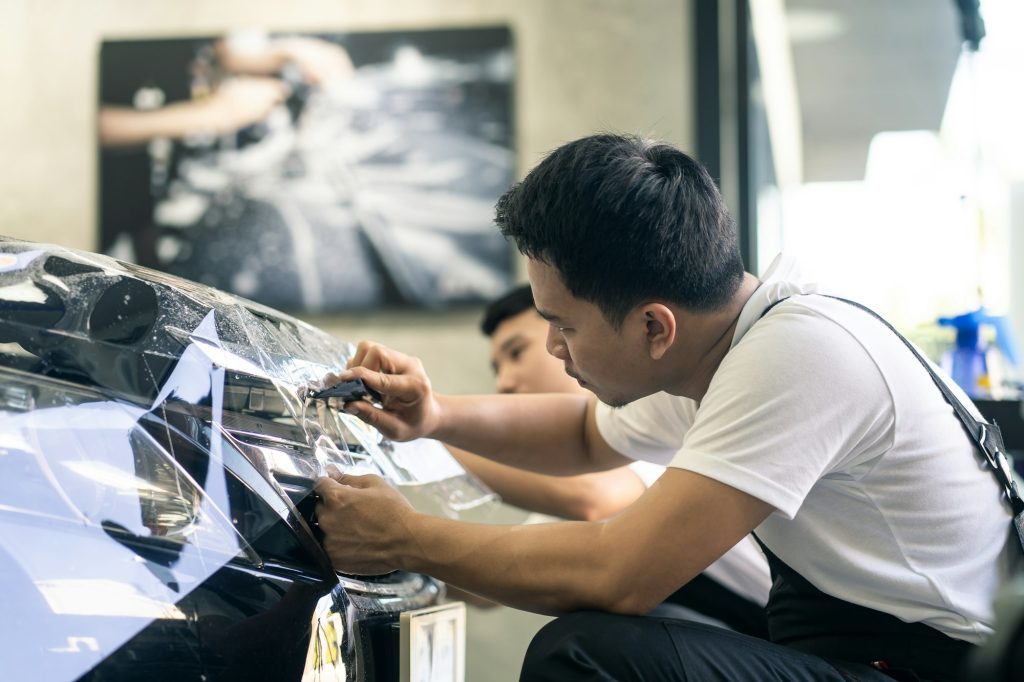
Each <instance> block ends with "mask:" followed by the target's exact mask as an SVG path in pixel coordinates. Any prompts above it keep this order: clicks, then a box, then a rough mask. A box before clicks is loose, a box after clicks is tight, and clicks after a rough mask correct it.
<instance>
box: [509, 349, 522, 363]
mask: <svg viewBox="0 0 1024 682" xmlns="http://www.w3.org/2000/svg"><path fill="white" fill-rule="evenodd" d="M522 354H523V349H522V348H513V349H512V350H510V351H509V352H508V357H509V359H510V360H518V359H519V357H520V356H521V355H522Z"/></svg>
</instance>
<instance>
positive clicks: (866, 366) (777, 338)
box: [670, 304, 894, 518]
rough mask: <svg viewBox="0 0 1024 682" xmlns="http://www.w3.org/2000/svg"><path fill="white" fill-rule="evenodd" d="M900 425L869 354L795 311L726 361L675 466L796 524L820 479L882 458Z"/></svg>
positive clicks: (783, 312)
mask: <svg viewBox="0 0 1024 682" xmlns="http://www.w3.org/2000/svg"><path fill="white" fill-rule="evenodd" d="M840 358H841V360H840ZM893 424H894V417H893V403H892V396H891V395H890V393H889V391H888V387H887V386H886V384H885V381H884V379H883V378H882V375H881V372H880V371H879V369H878V367H877V366H876V365H875V363H874V361H873V359H872V358H871V357H870V355H869V354H868V353H867V351H866V350H864V348H863V347H862V346H861V345H860V343H859V342H858V341H857V340H856V339H855V338H854V337H853V336H852V335H851V334H850V333H849V332H848V331H847V330H846V329H844V328H843V327H842V326H840V325H839V324H838V323H836V322H834V321H832V320H831V319H829V318H827V317H825V316H823V315H822V314H820V313H818V312H815V311H813V310H811V309H809V308H807V307H804V306H803V305H800V304H789V305H787V306H785V307H780V308H778V309H776V310H775V311H773V312H772V313H771V314H770V315H768V316H766V317H765V318H764V319H763V320H762V321H760V322H758V323H757V324H755V325H754V326H753V328H752V329H751V330H750V331H749V332H747V334H746V335H745V336H744V337H743V339H742V340H741V341H740V342H739V343H738V344H737V345H736V346H735V347H734V348H733V349H732V350H731V351H730V352H729V353H728V354H727V355H726V357H725V359H724V360H723V361H722V364H721V365H720V366H719V369H718V371H717V372H716V373H715V376H714V378H713V379H712V382H711V385H710V387H709V388H708V392H707V394H706V395H705V396H704V399H703V400H702V402H701V405H700V408H699V409H698V410H697V413H696V418H695V420H694V423H693V426H692V427H691V428H690V430H689V431H688V433H687V434H686V438H685V440H684V443H683V447H682V448H681V449H680V450H679V452H678V453H677V454H676V455H675V457H674V458H673V459H672V461H671V462H670V466H675V467H679V468H682V469H687V470H690V471H695V472H697V473H699V474H702V475H704V476H708V477H709V478H713V479H715V480H717V481H720V482H722V483H725V484H726V485H729V486H732V487H734V488H737V489H738V490H742V491H744V492H746V493H748V494H750V495H753V496H754V497H757V498H758V499H761V500H763V501H765V502H767V503H769V504H771V505H772V506H774V507H775V508H776V509H778V510H779V511H780V512H781V513H782V514H783V515H784V516H785V517H787V518H793V516H795V515H796V513H797V511H798V510H799V509H800V506H801V504H802V503H803V500H804V498H805V497H806V496H807V494H808V492H809V491H810V490H811V488H812V486H814V484H815V483H816V482H817V481H818V480H819V479H820V478H822V477H827V476H834V477H839V478H841V477H842V476H845V475H847V474H846V473H845V471H846V470H848V469H850V468H852V467H853V466H855V465H857V464H861V463H863V462H865V461H867V460H868V459H870V458H871V457H876V456H878V455H880V454H881V453H882V452H884V450H885V448H886V447H888V446H889V445H891V443H892V433H893Z"/></svg>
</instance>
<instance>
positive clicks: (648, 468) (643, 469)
mask: <svg viewBox="0 0 1024 682" xmlns="http://www.w3.org/2000/svg"><path fill="white" fill-rule="evenodd" d="M629 470H630V471H632V472H633V473H634V474H636V476H637V478H639V479H640V480H641V481H643V482H644V487H645V488H650V487H651V486H652V485H654V482H655V481H657V480H658V479H659V478H661V475H662V474H663V473H665V467H663V466H661V465H660V464H652V463H651V462H644V461H643V460H636V461H635V462H633V463H632V464H630V465H629Z"/></svg>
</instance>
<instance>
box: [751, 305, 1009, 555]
mask: <svg viewBox="0 0 1024 682" xmlns="http://www.w3.org/2000/svg"><path fill="white" fill-rule="evenodd" d="M822 295H823V296H824V295H825V294H822ZM827 298H833V299H835V300H837V301H842V302H843V303H848V304H849V305H852V306H854V307H855V308H860V309H861V310H863V311H864V312H866V313H868V314H869V315H871V316H872V317H874V318H875V319H876V320H878V321H879V322H881V323H882V324H884V325H885V326H886V327H888V328H889V330H890V331H892V333H893V334H895V335H896V336H897V337H899V339H900V341H902V342H903V345H905V346H906V347H907V348H909V349H910V352H911V353H913V354H914V357H915V358H917V359H918V361H919V362H920V363H921V364H922V365H923V366H924V368H925V369H926V370H928V374H929V376H931V378H932V381H933V382H935V385H936V386H937V387H938V388H939V390H940V391H942V395H943V396H944V397H945V398H946V402H948V403H949V404H950V405H951V406H952V408H953V411H954V412H956V416H957V417H959V418H960V423H961V424H963V427H964V430H965V431H967V434H968V435H969V436H970V437H971V440H973V441H974V444H975V445H976V446H977V447H978V449H979V450H981V453H982V454H983V455H984V456H985V460H986V462H987V464H988V466H989V468H990V469H991V470H992V475H993V476H995V477H996V480H997V481H998V482H999V485H1000V486H1002V488H1003V495H1004V496H1005V497H1006V501H1007V503H1008V504H1009V505H1010V509H1011V510H1012V511H1013V525H1014V527H1015V528H1016V530H1017V541H1018V542H1019V544H1020V548H1021V552H1022V553H1024V499H1022V498H1021V495H1020V492H1019V491H1018V489H1017V483H1016V482H1015V481H1014V480H1013V469H1012V468H1011V467H1010V463H1009V461H1008V460H1007V459H1006V454H1005V453H1004V449H1005V448H1004V447H1003V436H1002V433H1001V432H1000V431H999V427H998V426H996V424H995V423H994V422H993V423H989V422H986V421H984V420H981V421H979V420H978V419H975V418H974V415H972V414H971V413H970V412H969V411H968V410H967V408H966V407H964V404H963V403H961V402H960V400H959V399H958V398H957V397H956V395H954V394H953V391H952V390H950V388H949V385H948V384H947V383H946V382H945V381H943V379H942V378H941V377H940V376H939V375H938V374H936V373H935V370H933V369H932V366H931V364H929V362H928V361H927V360H925V358H924V356H923V355H921V353H920V351H918V350H917V348H915V347H914V344H912V343H911V342H910V341H908V340H907V338H906V337H905V336H903V334H900V333H899V332H898V331H896V328H895V327H893V326H892V325H891V324H889V323H888V322H887V321H886V320H885V318H883V317H882V316H881V315H879V314H878V313H876V312H875V311H873V310H871V309H870V308H868V307H867V306H865V305H861V304H860V303H857V302H856V301H850V300H848V299H845V298H840V297H838V296H827ZM785 300H786V299H785V298H783V299H781V300H778V301H776V302H774V303H772V304H771V305H770V306H768V307H767V308H766V309H765V311H764V312H763V313H761V317H764V316H765V315H767V314H768V311H769V310H771V309H772V308H774V307H775V306H777V305H778V304H780V303H782V302H783V301H785Z"/></svg>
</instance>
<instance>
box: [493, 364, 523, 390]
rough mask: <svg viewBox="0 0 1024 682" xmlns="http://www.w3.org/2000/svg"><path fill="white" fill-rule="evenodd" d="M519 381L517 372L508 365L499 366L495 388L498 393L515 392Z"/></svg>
mask: <svg viewBox="0 0 1024 682" xmlns="http://www.w3.org/2000/svg"><path fill="white" fill-rule="evenodd" d="M518 385H519V382H518V380H517V378H516V373H515V372H514V371H512V370H511V369H509V368H508V367H507V366H503V367H499V368H498V374H497V376H496V377H495V379H494V390H496V391H497V392H498V393H515V392H516V388H517V387H518Z"/></svg>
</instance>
